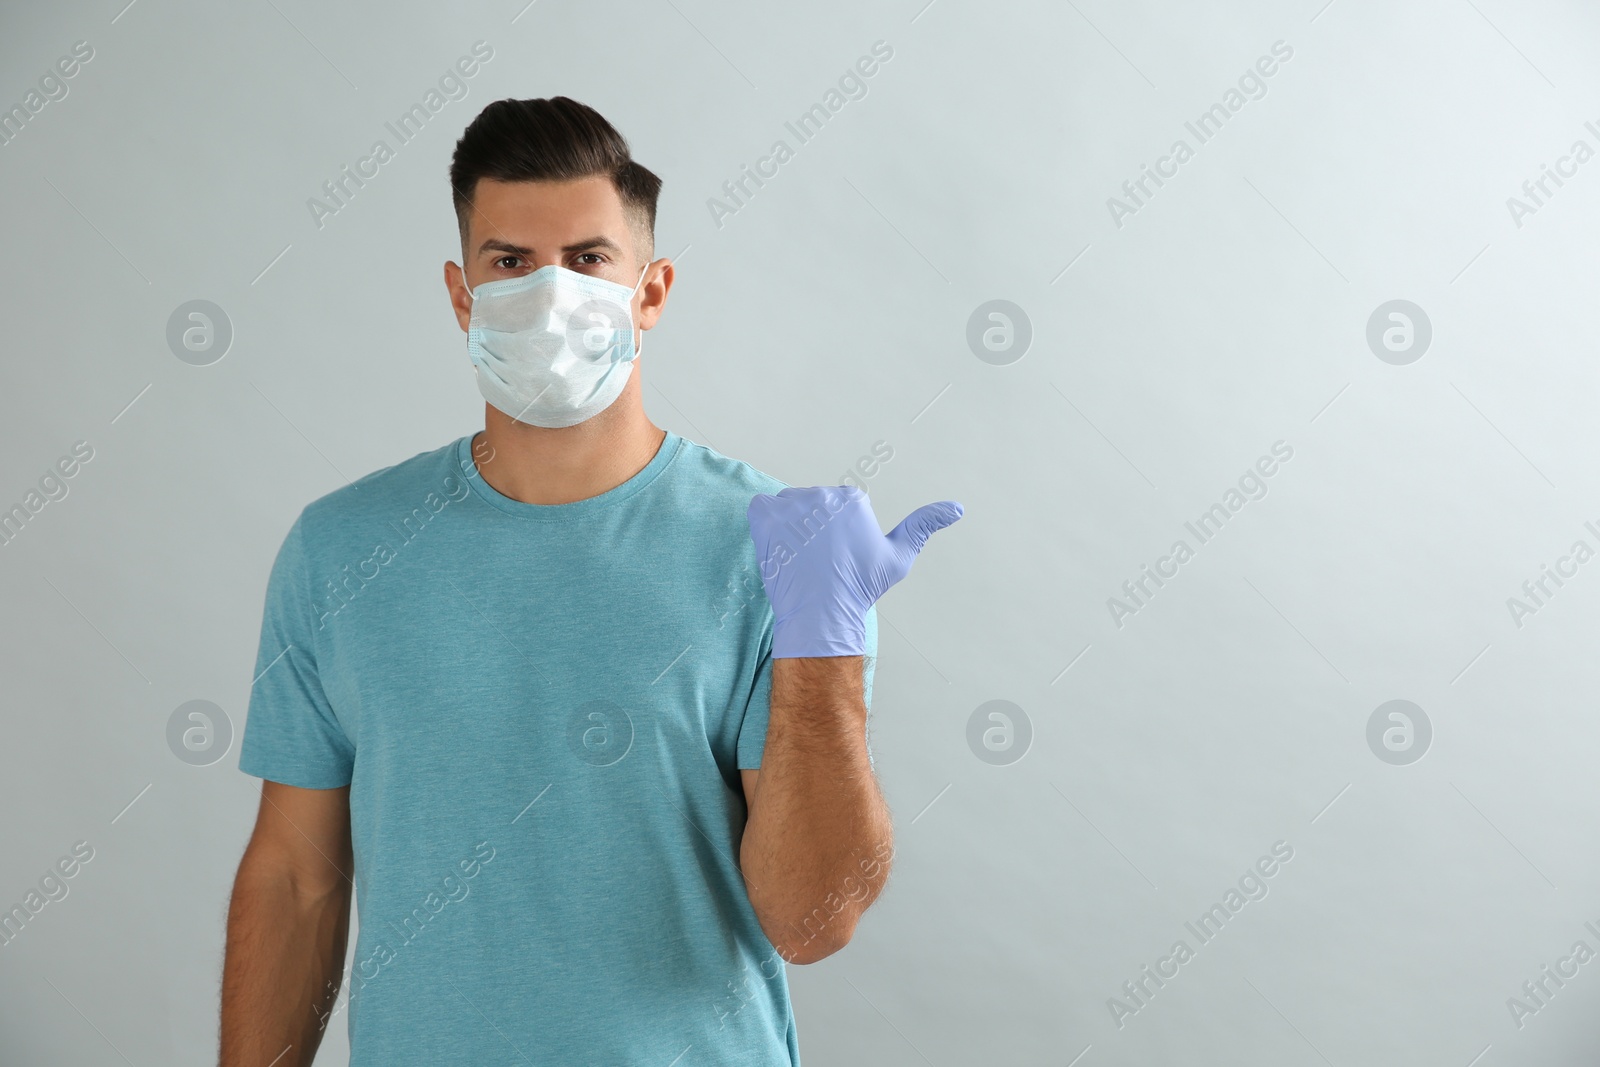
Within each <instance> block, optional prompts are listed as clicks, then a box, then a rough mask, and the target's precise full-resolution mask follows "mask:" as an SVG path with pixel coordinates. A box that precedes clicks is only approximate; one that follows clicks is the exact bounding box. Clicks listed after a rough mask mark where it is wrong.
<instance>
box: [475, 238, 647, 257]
mask: <svg viewBox="0 0 1600 1067" xmlns="http://www.w3.org/2000/svg"><path fill="white" fill-rule="evenodd" d="M596 248H603V249H605V250H606V251H608V252H615V253H617V254H619V255H620V254H621V252H622V249H621V248H620V247H619V246H618V245H617V243H616V242H615V241H613V240H612V239H611V238H609V237H605V236H599V237H588V238H585V239H584V240H582V241H575V242H573V243H572V244H569V245H563V246H562V247H561V251H562V252H564V253H567V254H571V253H574V252H588V251H591V250H592V249H596ZM485 252H509V253H510V254H512V255H514V256H531V255H533V249H531V248H524V247H523V246H522V245H517V244H512V243H511V242H510V241H502V240H499V239H498V238H495V237H491V238H489V239H488V240H487V241H485V242H483V244H481V245H479V246H478V255H480V256H481V255H483V254H484V253H485Z"/></svg>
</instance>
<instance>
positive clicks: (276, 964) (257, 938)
mask: <svg viewBox="0 0 1600 1067" xmlns="http://www.w3.org/2000/svg"><path fill="white" fill-rule="evenodd" d="M261 867H262V869H256V868H255V867H253V866H252V864H251V861H250V858H249V857H248V855H247V856H246V859H245V861H244V863H242V864H241V865H240V868H239V875H238V877H237V878H236V879H235V881H234V887H233V899H232V901H231V902H230V904H229V905H228V942H227V950H226V955H225V957H224V960H223V965H222V1027H221V1056H220V1058H219V1061H218V1062H219V1065H220V1067H269V1065H271V1067H310V1064H311V1061H312V1059H313V1058H314V1057H315V1056H316V1053H317V1046H318V1044H320V1043H321V1041H322V1033H323V1030H324V1020H325V1019H326V1018H328V1017H329V1013H330V1012H331V1011H332V1008H333V1002H334V1000H335V998H336V997H337V996H338V993H339V982H340V978H341V977H342V974H343V971H344V955H345V946H346V943H347V939H348V937H349V932H350V884H349V883H348V882H344V883H341V884H339V885H338V886H337V887H335V888H334V889H332V890H329V891H326V892H323V893H305V892H302V891H300V890H298V889H297V888H296V887H295V884H294V881H293V879H292V878H291V877H289V876H288V875H286V874H283V873H282V872H281V871H279V870H269V869H265V867H266V865H265V864H263V865H261ZM280 1057H281V1058H280Z"/></svg>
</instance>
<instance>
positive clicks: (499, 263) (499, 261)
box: [494, 255, 522, 270]
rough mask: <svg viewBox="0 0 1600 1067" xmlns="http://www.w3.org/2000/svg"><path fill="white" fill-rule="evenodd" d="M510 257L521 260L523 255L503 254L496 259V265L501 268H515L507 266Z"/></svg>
mask: <svg viewBox="0 0 1600 1067" xmlns="http://www.w3.org/2000/svg"><path fill="white" fill-rule="evenodd" d="M508 259H512V260H517V261H519V262H520V261H521V259H522V257H521V256H510V255H507V256H501V257H500V258H499V259H497V260H495V261H494V265H495V266H496V267H498V268H499V269H500V270H511V269H513V268H511V267H507V266H505V262H506V260H508Z"/></svg>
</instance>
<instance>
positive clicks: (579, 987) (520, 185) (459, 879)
mask: <svg viewBox="0 0 1600 1067" xmlns="http://www.w3.org/2000/svg"><path fill="white" fill-rule="evenodd" d="M450 178H451V183H452V185H453V187H454V199H455V206H456V211H457V215H458V219H459V222H460V229H461V237H462V264H463V266H462V267H459V268H458V267H457V266H456V265H454V264H451V263H446V264H445V285H446V287H447V289H448V290H449V293H450V299H451V303H452V305H453V306H454V308H455V312H456V319H457V321H458V322H459V323H460V325H461V327H462V329H463V330H465V331H466V333H467V348H468V354H469V356H470V358H471V362H472V365H473V367H474V369H475V373H476V375H477V382H478V386H479V389H480V391H481V392H482V394H483V396H484V398H485V401H486V403H485V408H484V419H485V424H484V429H483V431H482V432H481V433H477V434H472V435H468V436H465V437H462V438H460V439H458V440H456V441H453V442H451V443H449V444H447V445H445V446H443V447H441V448H439V449H436V450H433V451H430V452H424V453H421V454H419V455H417V456H414V457H412V458H411V459H408V460H406V461H405V462H402V463H399V464H396V465H394V466H392V467H387V468H385V469H383V470H380V471H377V472H375V473H373V474H370V475H367V476H366V477H365V478H362V479H360V480H358V481H356V482H354V483H352V484H351V485H349V486H347V487H345V488H343V489H340V490H337V491H335V492H333V493H330V494H328V495H327V496H324V497H322V498H321V499H319V500H317V501H314V502H313V503H312V504H310V505H309V506H307V507H306V508H305V509H304V510H303V511H302V512H301V513H300V515H299V517H298V518H297V519H296V520H295V522H294V524H293V526H292V527H291V529H290V530H289V533H288V535H287V537H286V538H285V539H284V542H283V545H282V547H281V549H280V550H279V553H278V557H277V560H276V562H275V563H274V565H273V568H272V574H271V577H270V579H269V582H268V588H267V596H266V609H265V615H264V620H263V624H262V632H261V643H260V649H259V658H258V660H257V664H256V673H257V674H258V675H259V677H258V678H257V680H256V682H255V685H254V687H253V688H252V691H251V700H250V707H249V717H248V721H247V724H246V729H245V733H244V738H243V741H242V743H241V750H240V759H239V766H240V768H241V769H242V770H243V771H245V772H246V773H248V774H252V775H256V776H259V777H261V778H262V779H264V781H263V783H262V802H261V808H260V813H259V815H258V817H257V822H256V827H255V831H254V834H253V836H252V837H251V840H250V844H249V846H248V848H247V849H246V851H245V854H244V858H243V860H242V861H241V863H240V866H239V872H238V877H237V880H236V882H235V886H234V891H233V899H232V903H231V906H230V910H229V914H228V940H227V955H226V959H225V962H224V967H223V983H222V1022H221V1062H222V1064H223V1067H268V1065H269V1064H271V1065H274V1067H290V1065H293V1064H301V1065H304V1064H310V1063H311V1061H312V1058H313V1056H314V1055H315V1053H316V1048H317V1046H318V1043H319V1042H320V1039H321V1034H322V1032H323V1029H324V1027H325V1026H326V1024H327V1022H328V1021H329V1020H330V1019H332V1018H334V1017H336V1016H337V1015H338V1014H339V1013H340V1012H343V1011H346V1010H347V1011H348V1012H349V1019H348V1026H349V1033H350V1046H351V1063H352V1064H355V1065H357V1067H362V1065H378V1064H382V1065H385V1067H396V1065H405V1064H489V1063H506V1064H512V1063H517V1064H534V1065H538V1067H545V1065H562V1067H573V1065H580V1064H589V1063H595V1064H601V1063H604V1064H611V1065H620V1064H641V1065H642V1064H652V1065H659V1067H667V1065H669V1064H673V1063H677V1064H680V1065H681V1067H688V1065H689V1064H695V1065H732V1064H740V1065H746V1064H762V1065H768V1064H774V1065H775V1064H789V1065H797V1064H799V1062H800V1057H799V1044H798V1040H797V1035H796V1031H795V1025H794V1019H793V1016H792V1013H791V1011H790V1003H789V996H788V986H787V980H786V973H785V970H784V966H785V963H786V962H787V963H796V964H805V963H812V962H815V961H817V960H820V959H823V958H824V957H826V956H828V955H830V954H831V953H833V952H836V951H838V950H839V949H840V948H841V947H843V945H844V944H845V943H846V942H848V941H849V939H850V937H851V934H852V932H853V930H854V929H855V926H856V923H857V921H858V920H859V919H860V917H861V913H862V912H863V911H864V910H865V909H866V908H867V907H868V906H869V905H870V904H871V903H872V901H873V900H874V899H875V898H876V896H877V895H878V893H879V892H880V891H881V889H882V887H883V884H884V881H885V879H886V878H887V877H888V871H889V862H890V859H891V857H892V853H893V847H892V836H891V825H890V820H889V813H888V811H887V809H886V807H885V805H884V802H883V799H882V796H881V794H880V793H879V791H878V787H877V783H876V781H875V779H874V777H873V773H872V766H871V757H870V754H869V753H868V751H867V747H866V715H867V702H868V701H869V700H870V696H871V664H872V657H874V656H875V654H876V644H877V622H876V612H875V611H874V610H873V609H872V604H873V602H874V601H876V600H877V598H878V597H879V596H881V595H882V594H883V592H884V591H885V590H887V589H888V587H889V586H890V585H892V584H893V583H894V582H896V581H898V580H899V579H900V578H902V577H904V575H905V573H906V571H907V570H908V569H909V568H910V566H911V563H912V560H913V559H914V558H915V556H916V554H917V552H918V551H919V550H920V549H921V548H922V546H923V544H924V543H925V542H926V540H927V538H928V537H929V536H931V535H932V534H933V533H934V532H935V531H936V530H938V529H940V528H942V527H944V526H946V525H949V524H950V523H951V522H954V521H955V520H956V519H957V518H959V517H960V514H961V508H960V505H958V504H955V503H954V502H951V501H945V502H941V503H938V504H932V505H928V506H927V507H924V508H920V509H918V510H917V511H916V512H914V513H913V514H912V515H911V516H910V517H908V518H907V520H906V521H905V522H904V523H902V524H901V525H900V526H899V527H897V528H896V529H895V530H894V531H893V532H892V533H890V534H889V535H888V536H885V535H883V533H882V532H881V530H880V529H879V527H878V524H877V520H876V519H875V518H874V517H873V515H872V510H871V508H870V506H869V505H868V503H867V499H866V497H865V495H864V494H862V493H861V491H860V490H859V489H857V488H855V487H842V486H834V487H824V488H804V489H796V488H789V487H785V486H784V485H783V483H781V482H779V481H777V480H776V479H773V478H771V477H768V476H767V475H765V474H762V473H761V472H759V471H757V470H755V469H753V468H752V467H750V466H748V465H747V464H744V463H741V462H739V461H737V460H733V459H730V458H728V457H726V456H723V455H720V454H719V453H717V452H715V451H713V450H711V449H709V448H707V447H704V446H702V445H698V444H694V443H692V442H690V441H688V440H685V439H683V438H681V437H679V436H678V435H676V434H674V433H672V432H670V431H666V430H662V429H660V428H658V427H656V426H655V425H653V424H652V423H651V422H650V420H649V419H648V418H647V417H646V416H645V413H644V408H643V405H642V402H641V399H640V385H639V373H638V371H637V370H636V367H637V365H638V359H637V354H638V348H639V345H640V343H641V342H642V340H643V331H644V330H647V329H650V328H651V327H652V326H654V325H655V323H656V322H657V321H658V320H659V318H660V317H661V314H662V311H663V309H664V308H665V306H666V299H667V293H668V291H669V290H670V288H671V286H672V281H673V267H672V264H671V262H670V261H669V260H667V259H659V260H658V259H654V258H653V257H654V235H653V231H654V224H655V210H656V198H657V194H658V192H659V189H660V184H661V183H660V180H659V179H658V178H657V177H656V176H655V175H653V174H651V173H650V172H649V171H648V170H646V169H645V168H643V167H642V166H640V165H638V164H637V163H634V162H633V161H632V160H631V158H630V156H629V152H628V147H627V143H626V142H625V141H624V140H623V138H622V137H621V135H620V134H618V133H617V131H616V130H615V129H613V128H612V127H611V125H610V124H609V123H608V122H606V120H605V119H604V118H602V117H601V116H600V115H599V114H597V113H596V112H594V111H593V110H591V109H590V108H588V107H585V106H584V105H582V104H579V103H576V102H575V101H572V100H569V99H566V98H564V97H556V98H554V99H550V100H522V101H517V100H501V101H498V102H496V103H493V104H491V105H489V106H488V107H487V108H485V109H484V111H483V113H482V114H481V115H479V116H478V118H477V119H475V120H474V121H473V123H472V124H471V125H470V126H469V127H468V128H467V130H466V132H465V134H464V135H463V136H462V138H461V140H460V141H459V143H458V144H457V146H456V152H455V156H454V159H453V161H452V164H451V172H450ZM352 889H354V890H355V893H356V898H357V902H358V906H359V908H360V917H361V923H360V936H359V938H358V941H357V945H356V950H355V956H354V961H353V963H352V966H351V972H350V975H349V980H348V992H347V997H346V998H345V1000H344V1001H343V1002H340V1001H339V999H338V993H339V991H340V988H341V979H342V977H343V963H344V958H345V948H346V940H347V931H348V922H349V907H350V898H351V890H352Z"/></svg>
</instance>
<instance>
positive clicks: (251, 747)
mask: <svg viewBox="0 0 1600 1067" xmlns="http://www.w3.org/2000/svg"><path fill="white" fill-rule="evenodd" d="M307 570H308V569H307V566H306V555H305V512H304V511H302V512H301V513H300V516H299V517H298V518H296V519H295V521H294V525H293V526H291V527H290V528H289V533H288V535H287V536H286V537H284V539H283V544H282V546H281V547H280V548H279V549H278V556H277V559H276V560H274V561H273V564H272V573H271V575H270V576H269V577H268V579H267V596H266V606H265V609H264V610H263V612H262V618H261V643H260V645H259V647H258V649H257V651H256V666H255V682H254V683H253V684H252V685H251V687H250V704H249V711H248V712H247V715H246V719H245V728H244V738H243V740H242V741H241V742H240V744H239V769H240V770H241V771H243V772H244V773H246V774H250V775H254V776H255V777H257V778H265V779H268V780H269V781H273V782H282V783H283V784H284V785H293V786H300V787H301V788H305V789H334V788H337V787H339V786H343V785H349V784H350V779H351V771H352V769H353V768H354V766H355V746H353V745H352V744H350V739H349V738H348V737H347V736H346V735H345V732H344V728H343V727H341V726H340V725H339V720H338V719H337V718H336V717H335V716H334V713H333V708H332V706H331V705H330V704H329V703H328V698H327V695H326V694H325V693H324V692H323V689H322V681H321V679H320V677H319V676H318V672H317V646H316V630H315V626H316V619H315V617H314V615H313V607H314V606H313V604H312V601H311V597H310V589H311V584H310V581H309V580H308V574H307Z"/></svg>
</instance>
